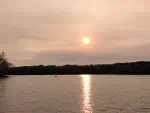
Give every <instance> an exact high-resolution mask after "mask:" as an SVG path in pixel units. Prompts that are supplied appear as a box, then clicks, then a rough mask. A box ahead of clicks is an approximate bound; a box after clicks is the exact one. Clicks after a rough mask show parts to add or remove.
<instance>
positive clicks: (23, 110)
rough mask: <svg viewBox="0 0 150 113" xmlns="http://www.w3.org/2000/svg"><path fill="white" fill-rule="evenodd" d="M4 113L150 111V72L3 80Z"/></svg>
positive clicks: (0, 89)
mask: <svg viewBox="0 0 150 113" xmlns="http://www.w3.org/2000/svg"><path fill="white" fill-rule="evenodd" d="M0 113H150V75H58V77H55V75H37V76H36V75H24V76H12V77H9V78H5V79H0Z"/></svg>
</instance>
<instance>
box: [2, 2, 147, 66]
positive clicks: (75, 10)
mask: <svg viewBox="0 0 150 113" xmlns="http://www.w3.org/2000/svg"><path fill="white" fill-rule="evenodd" d="M85 36H87V37H89V38H90V39H91V43H90V44H89V45H86V46H85V45H83V44H82V38H83V37H85ZM0 49H1V50H4V51H5V52H6V53H7V57H8V59H9V60H10V61H11V62H12V63H13V64H15V65H16V66H19V65H38V64H44V65H48V64H49V65H51V64H56V65H63V64H91V63H92V64H98V63H100V64H101V63H114V62H130V61H136V60H150V56H149V55H150V54H149V50H150V0H0Z"/></svg>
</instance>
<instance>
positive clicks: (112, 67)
mask: <svg viewBox="0 0 150 113" xmlns="http://www.w3.org/2000/svg"><path fill="white" fill-rule="evenodd" d="M8 74H9V75H51V74H61V75H62V74H150V62H144V61H139V62H130V63H116V64H98V65H84V66H79V65H64V66H55V65H48V66H43V65H38V66H22V67H11V68H9V70H8Z"/></svg>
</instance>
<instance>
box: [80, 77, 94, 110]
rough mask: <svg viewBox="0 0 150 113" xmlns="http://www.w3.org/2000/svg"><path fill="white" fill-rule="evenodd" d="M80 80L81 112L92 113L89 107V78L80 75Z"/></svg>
mask: <svg viewBox="0 0 150 113" xmlns="http://www.w3.org/2000/svg"><path fill="white" fill-rule="evenodd" d="M81 78H82V92H83V94H82V111H83V112H84V113H92V106H91V76H90V75H81Z"/></svg>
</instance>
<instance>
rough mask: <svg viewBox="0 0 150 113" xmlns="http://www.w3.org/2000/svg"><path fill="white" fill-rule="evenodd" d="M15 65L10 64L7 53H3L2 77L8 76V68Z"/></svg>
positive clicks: (0, 74)
mask: <svg viewBox="0 0 150 113" xmlns="http://www.w3.org/2000/svg"><path fill="white" fill-rule="evenodd" d="M12 66H13V64H12V63H10V62H8V60H7V58H6V53H5V52H4V51H3V52H1V53H0V76H2V75H5V74H7V71H8V68H10V67H12Z"/></svg>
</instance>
